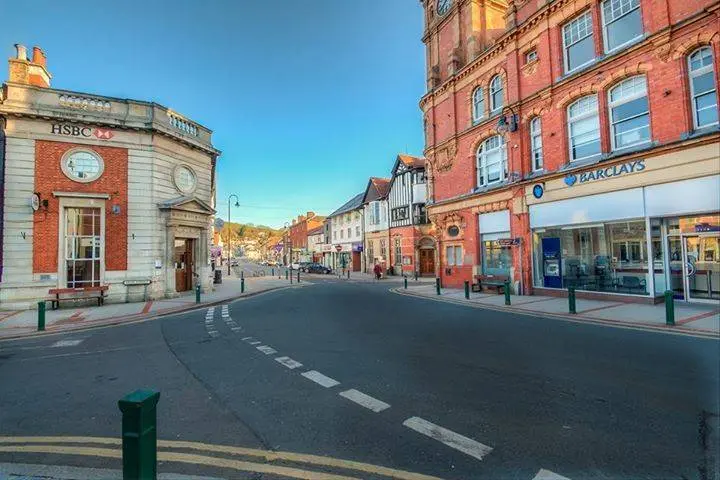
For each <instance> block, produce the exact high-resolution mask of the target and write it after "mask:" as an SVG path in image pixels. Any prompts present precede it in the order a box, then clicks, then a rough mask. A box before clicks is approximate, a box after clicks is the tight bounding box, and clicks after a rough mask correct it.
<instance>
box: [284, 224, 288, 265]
mask: <svg viewBox="0 0 720 480" xmlns="http://www.w3.org/2000/svg"><path fill="white" fill-rule="evenodd" d="M289 228H290V225H289V224H288V222H285V232H284V233H283V250H284V251H285V254H284V255H283V256H284V258H283V263H284V264H285V265H288V266H290V250H289V249H288V229H289Z"/></svg>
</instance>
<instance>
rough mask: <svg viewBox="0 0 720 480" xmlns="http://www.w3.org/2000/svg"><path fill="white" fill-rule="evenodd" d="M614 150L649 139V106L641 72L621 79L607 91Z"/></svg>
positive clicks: (645, 84)
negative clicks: (638, 74)
mask: <svg viewBox="0 0 720 480" xmlns="http://www.w3.org/2000/svg"><path fill="white" fill-rule="evenodd" d="M608 106H609V107H610V108H609V109H610V137H611V139H612V147H613V150H619V149H622V148H627V147H632V146H634V145H640V144H643V143H647V142H649V141H650V110H649V106H648V95H647V82H646V80H645V77H644V76H638V77H632V78H628V79H627V80H623V81H622V82H620V83H619V84H617V85H616V86H615V87H613V88H612V89H611V90H610V93H609V94H608Z"/></svg>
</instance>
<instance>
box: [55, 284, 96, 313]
mask: <svg viewBox="0 0 720 480" xmlns="http://www.w3.org/2000/svg"><path fill="white" fill-rule="evenodd" d="M108 288H110V287H109V286H108V285H101V286H98V287H80V288H51V289H50V290H48V293H49V294H50V295H55V298H53V299H50V302H52V303H51V306H52V309H53V310H57V309H58V308H60V302H64V301H66V300H72V301H74V300H86V299H88V298H97V301H98V307H100V306H102V305H104V304H105V292H107V290H108ZM70 294H74V296H71V297H64V298H63V297H61V296H60V295H70Z"/></svg>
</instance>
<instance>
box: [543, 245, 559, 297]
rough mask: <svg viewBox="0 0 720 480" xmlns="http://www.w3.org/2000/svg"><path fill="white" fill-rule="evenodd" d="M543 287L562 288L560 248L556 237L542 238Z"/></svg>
mask: <svg viewBox="0 0 720 480" xmlns="http://www.w3.org/2000/svg"><path fill="white" fill-rule="evenodd" d="M542 272H543V287H548V288H562V250H561V249H560V239H559V238H557V237H550V238H543V239H542Z"/></svg>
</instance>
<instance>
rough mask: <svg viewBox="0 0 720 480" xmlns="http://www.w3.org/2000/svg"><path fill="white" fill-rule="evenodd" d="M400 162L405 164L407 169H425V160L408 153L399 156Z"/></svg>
mask: <svg viewBox="0 0 720 480" xmlns="http://www.w3.org/2000/svg"><path fill="white" fill-rule="evenodd" d="M397 158H398V160H399V161H401V162H403V163H404V164H405V165H406V166H407V167H410V168H423V167H425V159H424V158H422V157H413V156H412V155H408V154H407V153H401V154H398V156H397Z"/></svg>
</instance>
